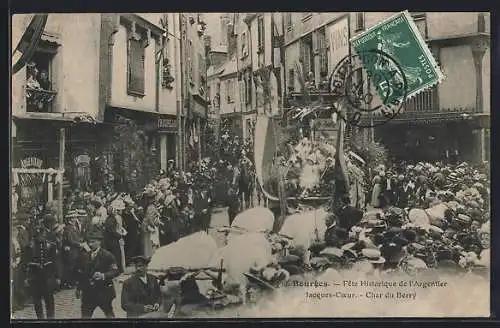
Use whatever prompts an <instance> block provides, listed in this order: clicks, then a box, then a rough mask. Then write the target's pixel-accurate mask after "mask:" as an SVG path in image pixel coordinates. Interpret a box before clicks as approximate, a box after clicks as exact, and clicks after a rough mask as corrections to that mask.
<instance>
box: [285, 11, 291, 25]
mask: <svg viewBox="0 0 500 328" xmlns="http://www.w3.org/2000/svg"><path fill="white" fill-rule="evenodd" d="M285 26H286V27H289V26H292V13H285Z"/></svg>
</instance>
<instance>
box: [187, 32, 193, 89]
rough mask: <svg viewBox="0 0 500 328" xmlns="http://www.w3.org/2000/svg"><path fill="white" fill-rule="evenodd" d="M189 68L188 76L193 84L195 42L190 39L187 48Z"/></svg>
mask: <svg viewBox="0 0 500 328" xmlns="http://www.w3.org/2000/svg"><path fill="white" fill-rule="evenodd" d="M187 69H188V78H189V82H190V83H191V84H193V83H194V72H193V42H192V41H191V40H188V49H187Z"/></svg>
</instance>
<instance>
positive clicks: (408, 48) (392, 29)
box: [350, 11, 444, 101]
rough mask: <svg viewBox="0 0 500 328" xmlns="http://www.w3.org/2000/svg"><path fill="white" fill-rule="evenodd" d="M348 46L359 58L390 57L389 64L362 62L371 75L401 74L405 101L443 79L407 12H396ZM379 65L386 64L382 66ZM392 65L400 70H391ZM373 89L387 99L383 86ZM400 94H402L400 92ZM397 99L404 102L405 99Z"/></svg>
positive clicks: (376, 86)
mask: <svg viewBox="0 0 500 328" xmlns="http://www.w3.org/2000/svg"><path fill="white" fill-rule="evenodd" d="M350 43H351V47H352V49H353V50H354V52H355V53H356V54H357V55H359V56H360V57H361V58H363V54H366V53H371V54H373V53H379V54H380V55H381V56H379V57H380V58H383V57H386V58H391V59H392V60H390V61H388V60H378V61H373V60H370V61H363V66H364V68H365V70H366V71H367V73H368V74H369V75H371V76H375V75H376V74H379V75H380V74H381V73H382V75H387V74H384V72H383V71H384V70H386V71H387V70H396V69H397V70H399V71H402V73H403V74H404V75H405V77H406V83H404V84H405V86H406V90H405V91H406V92H404V94H405V95H406V99H410V98H411V97H412V96H414V95H416V94H418V93H419V92H422V91H424V90H426V89H428V88H430V87H432V86H434V85H436V84H438V83H439V82H441V81H442V80H443V79H444V75H443V73H442V72H441V70H440V68H439V67H438V65H437V63H436V61H435V59H434V57H433V56H432V54H431V52H430V50H429V48H428V47H427V45H426V43H425V41H424V39H423V38H422V36H421V35H420V32H419V30H418V28H417V26H416V25H415V23H414V22H413V19H412V17H411V16H410V14H409V13H408V11H404V12H400V13H397V14H395V15H393V16H391V17H389V18H387V19H386V20H384V21H382V22H380V23H378V24H377V25H375V26H373V27H371V28H369V29H368V30H367V31H365V32H363V33H361V34H359V35H356V36H355V37H353V38H352V39H351V40H350ZM381 62H385V63H382V64H381ZM391 62H392V63H391ZM393 65H398V66H399V67H397V68H396V67H391V66H393ZM389 75H390V74H389ZM375 84H377V83H375ZM374 87H375V89H376V90H377V91H378V93H379V96H380V97H382V98H386V97H387V95H386V89H384V87H383V85H382V83H380V84H379V85H374ZM399 95H402V93H401V92H400V93H399ZM391 98H393V97H391ZM386 99H387V98H386ZM398 100H399V101H404V100H405V99H398Z"/></svg>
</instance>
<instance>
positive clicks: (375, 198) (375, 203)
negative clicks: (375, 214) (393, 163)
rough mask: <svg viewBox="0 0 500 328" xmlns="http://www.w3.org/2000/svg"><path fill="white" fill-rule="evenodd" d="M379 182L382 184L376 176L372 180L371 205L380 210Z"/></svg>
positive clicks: (380, 191) (380, 179)
mask: <svg viewBox="0 0 500 328" xmlns="http://www.w3.org/2000/svg"><path fill="white" fill-rule="evenodd" d="M381 182H382V178H381V177H380V176H379V175H376V176H375V177H374V178H373V189H372V200H371V205H372V206H373V207H375V208H380V195H381V193H382V188H381V185H380V183H381Z"/></svg>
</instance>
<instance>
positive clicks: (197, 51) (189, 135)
mask: <svg viewBox="0 0 500 328" xmlns="http://www.w3.org/2000/svg"><path fill="white" fill-rule="evenodd" d="M178 19H179V26H180V47H179V48H180V66H181V68H182V70H181V75H180V78H181V81H182V82H181V84H182V90H181V97H182V115H183V121H182V129H183V132H184V133H183V136H182V138H183V142H182V148H181V149H182V151H181V152H180V153H179V155H180V156H181V157H182V159H181V161H180V162H181V163H182V165H181V167H183V168H187V166H188V165H190V164H191V163H194V162H196V161H198V160H200V159H201V157H202V154H204V153H206V151H207V147H208V146H209V145H205V144H204V142H203V140H204V139H205V136H204V131H206V127H207V124H208V105H209V103H210V101H209V99H208V97H207V64H206V56H207V48H206V43H205V38H204V35H205V33H204V31H205V26H206V23H205V22H204V21H203V15H202V14H199V13H181V14H178Z"/></svg>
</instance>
